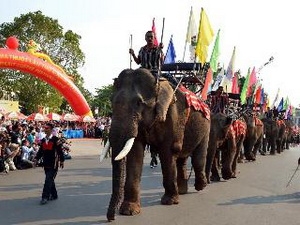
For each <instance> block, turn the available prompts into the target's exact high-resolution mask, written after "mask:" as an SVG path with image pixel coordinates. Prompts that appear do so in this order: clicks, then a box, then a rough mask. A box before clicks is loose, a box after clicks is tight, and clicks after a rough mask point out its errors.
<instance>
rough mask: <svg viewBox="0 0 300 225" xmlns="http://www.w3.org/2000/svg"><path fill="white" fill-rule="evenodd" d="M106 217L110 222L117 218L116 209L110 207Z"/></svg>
mask: <svg viewBox="0 0 300 225" xmlns="http://www.w3.org/2000/svg"><path fill="white" fill-rule="evenodd" d="M106 218H107V221H108V222H111V221H113V220H115V210H110V209H108V210H107V213H106Z"/></svg>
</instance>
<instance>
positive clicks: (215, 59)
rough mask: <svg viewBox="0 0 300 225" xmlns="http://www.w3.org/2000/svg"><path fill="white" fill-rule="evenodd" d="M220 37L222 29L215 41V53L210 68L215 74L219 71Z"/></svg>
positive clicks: (212, 55) (211, 58)
mask: <svg viewBox="0 0 300 225" xmlns="http://www.w3.org/2000/svg"><path fill="white" fill-rule="evenodd" d="M219 35H220V29H219V30H218V33H217V37H216V40H215V45H214V48H213V51H212V53H211V57H210V61H209V63H210V68H211V69H212V71H213V72H217V70H218V58H219V55H220V49H219Z"/></svg>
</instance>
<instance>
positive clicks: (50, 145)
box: [35, 123, 65, 205]
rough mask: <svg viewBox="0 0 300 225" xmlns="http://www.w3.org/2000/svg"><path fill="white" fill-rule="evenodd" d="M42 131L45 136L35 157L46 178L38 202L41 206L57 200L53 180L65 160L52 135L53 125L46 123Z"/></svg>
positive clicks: (56, 138)
mask: <svg viewBox="0 0 300 225" xmlns="http://www.w3.org/2000/svg"><path fill="white" fill-rule="evenodd" d="M44 130H45V134H46V136H45V137H44V138H43V139H42V140H41V143H40V149H39V151H38V152H37V155H36V157H35V160H36V162H38V160H39V159H41V158H42V159H43V167H44V171H45V176H46V177H45V183H44V188H43V194H42V200H41V202H40V203H41V205H44V204H46V203H47V202H48V201H49V200H56V199H57V198H58V195H57V191H56V187H55V182H54V180H55V177H56V174H57V171H58V167H60V168H64V160H65V159H64V155H63V151H62V144H61V143H60V141H59V138H58V137H56V136H53V135H52V130H53V125H52V124H51V123H47V124H46V126H45V127H44Z"/></svg>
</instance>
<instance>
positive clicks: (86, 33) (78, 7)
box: [0, 0, 300, 107]
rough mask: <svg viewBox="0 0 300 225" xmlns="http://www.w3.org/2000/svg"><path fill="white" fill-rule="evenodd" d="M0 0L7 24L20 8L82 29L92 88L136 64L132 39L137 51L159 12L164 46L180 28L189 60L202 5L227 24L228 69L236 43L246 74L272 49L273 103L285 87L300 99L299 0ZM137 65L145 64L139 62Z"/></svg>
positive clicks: (223, 36) (216, 25) (268, 76)
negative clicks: (191, 23) (192, 26)
mask: <svg viewBox="0 0 300 225" xmlns="http://www.w3.org/2000/svg"><path fill="white" fill-rule="evenodd" d="M1 4H2V7H1V13H0V23H4V22H12V21H13V19H14V18H15V17H19V16H20V15H21V14H26V13H28V12H35V11H37V10H40V11H42V13H43V14H44V15H45V16H48V17H51V18H53V19H57V20H58V23H59V24H60V25H61V26H63V28H64V29H65V31H67V30H72V31H73V32H75V33H77V34H79V35H80V36H81V37H82V39H81V41H80V45H81V49H82V51H83V52H84V54H85V56H86V63H85V65H84V67H83V68H81V69H80V71H81V73H82V76H83V78H84V80H85V88H87V89H88V90H89V91H91V92H92V93H95V89H96V88H101V87H102V86H105V85H108V84H112V83H113V78H115V77H117V76H118V74H119V73H120V72H121V71H122V70H123V69H126V68H129V67H130V57H129V53H128V49H129V47H130V46H131V45H132V48H133V49H134V50H135V53H138V51H139V49H140V47H141V46H143V45H145V39H144V35H145V33H146V31H148V30H151V25H152V19H153V18H155V24H156V29H157V36H158V39H159V41H160V40H161V39H162V42H163V43H164V45H165V48H164V51H166V49H167V46H168V43H169V40H170V37H171V35H173V42H174V47H175V51H176V56H177V58H176V60H182V57H183V51H184V46H185V36H186V32H187V25H188V19H189V13H190V9H191V7H193V11H194V16H195V20H196V23H197V26H198V24H199V18H200V11H201V7H203V8H204V10H205V12H206V14H207V16H208V18H209V20H210V24H211V26H212V28H213V30H214V33H215V35H216V34H217V31H218V29H220V30H221V31H220V56H219V62H220V63H221V65H224V68H225V69H226V68H227V66H228V63H229V61H230V58H231V55H232V51H233V48H234V47H236V57H235V66H234V70H235V71H236V70H240V71H241V74H242V76H246V74H247V71H248V68H249V67H250V68H251V69H252V68H253V67H255V68H256V69H258V68H260V67H261V66H262V65H264V64H265V63H266V62H268V60H269V58H270V57H272V56H273V57H274V60H273V61H272V63H270V64H268V65H267V66H265V67H264V68H263V69H262V70H261V71H260V73H259V74H258V76H259V79H261V83H262V84H263V87H264V89H265V92H267V93H268V94H269V96H270V100H271V102H272V101H273V100H274V98H275V95H276V93H277V90H278V88H280V94H279V99H281V98H282V97H283V98H284V99H285V98H287V97H288V99H289V100H290V102H291V104H292V105H293V106H295V107H299V105H300V96H299V87H298V86H299V83H300V75H298V73H299V72H298V68H296V67H295V66H296V65H298V64H299V63H300V62H299V57H298V54H299V52H300V42H299V40H300V32H298V31H297V29H298V27H299V23H298V21H300V18H299V17H300V14H299V12H298V7H297V6H296V4H297V1H294V0H293V1H292V0H285V1H284V2H283V1H273V0H251V1H249V0H244V1H241V0H226V1H224V0H197V1H196V0H185V1H183V0H152V1H143V0H51V1H50V0H48V1H46V0H1ZM163 18H165V23H164V30H163V32H162V27H163V26H162V25H163ZM36 32H38V31H36ZM162 34H163V35H162ZM131 36H132V43H130V37H131ZM213 42H214V41H213ZM213 42H212V44H211V45H210V47H209V56H208V57H210V54H211V51H212V47H213ZM40 44H41V45H42V43H40ZM186 54H187V53H186ZM132 68H138V65H136V64H135V62H132Z"/></svg>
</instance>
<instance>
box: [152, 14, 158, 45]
mask: <svg viewBox="0 0 300 225" xmlns="http://www.w3.org/2000/svg"><path fill="white" fill-rule="evenodd" d="M152 32H153V33H154V40H153V42H154V45H156V46H158V41H157V35H156V26H155V18H153V20H152Z"/></svg>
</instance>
